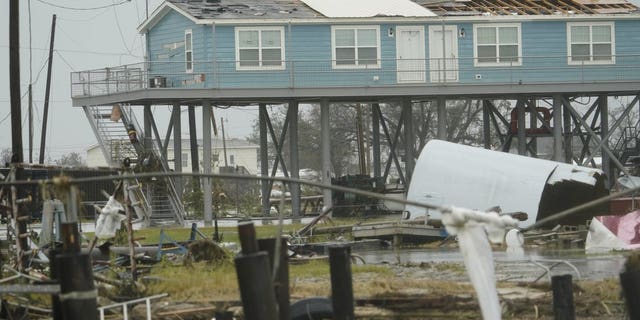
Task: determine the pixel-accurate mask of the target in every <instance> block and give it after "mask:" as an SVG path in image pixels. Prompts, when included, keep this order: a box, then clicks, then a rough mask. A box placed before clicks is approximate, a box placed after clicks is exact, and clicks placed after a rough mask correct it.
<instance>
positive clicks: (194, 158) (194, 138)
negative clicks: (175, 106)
mask: <svg viewBox="0 0 640 320" xmlns="http://www.w3.org/2000/svg"><path fill="white" fill-rule="evenodd" d="M187 108H188V109H187V111H188V114H189V147H190V148H191V172H194V173H198V172H200V164H199V161H198V160H199V157H198V135H197V133H196V132H197V130H196V129H197V128H196V110H195V107H194V106H188V107H187ZM193 185H194V186H195V185H196V183H194V184H193Z"/></svg>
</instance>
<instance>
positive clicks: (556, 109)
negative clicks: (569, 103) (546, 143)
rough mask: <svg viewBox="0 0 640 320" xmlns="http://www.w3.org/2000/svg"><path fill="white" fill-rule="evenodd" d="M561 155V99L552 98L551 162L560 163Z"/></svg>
mask: <svg viewBox="0 0 640 320" xmlns="http://www.w3.org/2000/svg"><path fill="white" fill-rule="evenodd" d="M563 158H564V156H563V154H562V98H561V97H559V96H557V95H555V96H553V160H555V161H559V162H561V161H562V160H563Z"/></svg>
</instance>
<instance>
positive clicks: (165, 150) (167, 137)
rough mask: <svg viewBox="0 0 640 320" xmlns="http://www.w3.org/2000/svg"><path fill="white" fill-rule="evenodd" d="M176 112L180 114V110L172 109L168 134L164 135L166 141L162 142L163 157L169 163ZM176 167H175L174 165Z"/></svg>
mask: <svg viewBox="0 0 640 320" xmlns="http://www.w3.org/2000/svg"><path fill="white" fill-rule="evenodd" d="M176 112H180V109H179V108H171V117H170V118H169V125H168V127H167V133H165V135H164V140H163V141H162V150H161V152H162V155H163V156H164V158H165V159H167V161H169V155H168V150H169V142H170V141H171V133H172V132H173V118H174V117H175V116H174V113H176ZM174 167H175V165H174Z"/></svg>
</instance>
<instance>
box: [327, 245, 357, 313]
mask: <svg viewBox="0 0 640 320" xmlns="http://www.w3.org/2000/svg"><path fill="white" fill-rule="evenodd" d="M329 269H330V271H331V300H332V304H333V319H335V320H351V319H355V315H354V302H353V283H352V278H351V248H350V247H349V246H344V245H338V246H334V247H330V248H329Z"/></svg>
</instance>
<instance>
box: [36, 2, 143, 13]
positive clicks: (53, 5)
mask: <svg viewBox="0 0 640 320" xmlns="http://www.w3.org/2000/svg"><path fill="white" fill-rule="evenodd" d="M38 2H40V3H44V4H46V5H49V6H52V7H55V8H60V9H65V10H74V11H90V10H100V9H104V8H109V7H116V6H119V5H121V4H125V3H127V2H131V0H123V1H120V2H118V3H112V4H107V5H104V6H100V7H91V8H77V7H66V6H61V5H59V4H54V3H50V2H47V1H44V0H38Z"/></svg>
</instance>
